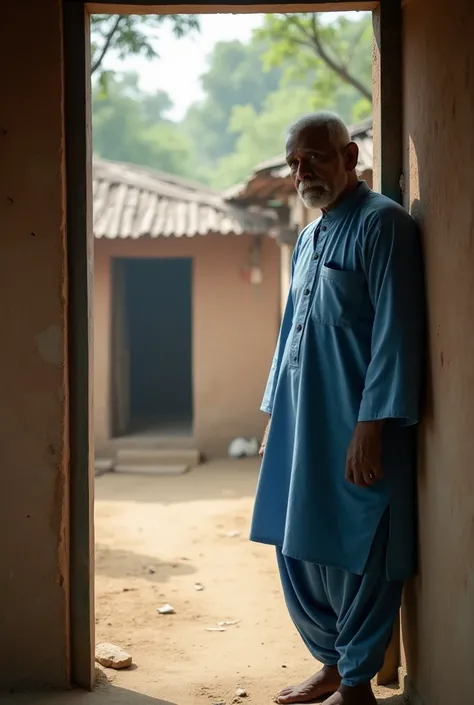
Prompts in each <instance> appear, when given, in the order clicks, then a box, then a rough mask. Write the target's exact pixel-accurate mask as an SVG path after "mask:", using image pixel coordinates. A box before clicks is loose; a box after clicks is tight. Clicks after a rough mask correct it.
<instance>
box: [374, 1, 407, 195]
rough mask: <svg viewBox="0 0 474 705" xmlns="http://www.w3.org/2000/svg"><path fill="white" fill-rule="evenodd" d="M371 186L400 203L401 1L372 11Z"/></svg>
mask: <svg viewBox="0 0 474 705" xmlns="http://www.w3.org/2000/svg"><path fill="white" fill-rule="evenodd" d="M373 24H374V51H373V97H374V107H373V117H374V148H373V149H374V188H375V189H376V190H378V191H381V192H382V193H384V194H385V195H386V196H389V197H390V198H393V199H394V200H395V201H397V202H398V203H401V202H402V198H401V188H400V179H401V176H402V168H403V125H402V120H403V85H402V77H403V70H402V8H401V0H382V2H381V3H380V5H379V7H378V8H377V9H376V10H375V11H374V14H373Z"/></svg>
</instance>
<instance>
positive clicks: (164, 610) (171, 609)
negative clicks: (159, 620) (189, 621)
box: [156, 605, 175, 614]
mask: <svg viewBox="0 0 474 705" xmlns="http://www.w3.org/2000/svg"><path fill="white" fill-rule="evenodd" d="M156 611H157V612H159V614H174V613H175V612H174V607H172V606H171V605H163V607H157V610H156Z"/></svg>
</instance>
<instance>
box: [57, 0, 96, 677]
mask: <svg viewBox="0 0 474 705" xmlns="http://www.w3.org/2000/svg"><path fill="white" fill-rule="evenodd" d="M89 33H90V28H89V17H88V15H87V12H86V11H85V8H84V5H83V3H82V2H79V3H77V2H70V1H69V0H64V3H63V36H64V82H65V125H66V188H67V193H66V202H67V256H68V282H67V296H68V342H69V344H68V360H69V370H70V374H69V410H70V422H69V433H70V452H71V457H70V477H71V481H70V482H71V484H70V503H71V525H70V547H71V548H70V550H71V559H70V566H71V594H70V628H71V679H72V682H73V684H75V685H78V686H80V687H82V688H85V689H87V690H92V688H93V687H94V679H95V667H94V649H95V644H94V641H95V633H94V631H95V629H94V628H95V618H94V535H93V533H94V532H93V526H94V525H93V494H94V473H93V441H92V374H91V359H92V351H91V341H92V335H91V328H92V325H91V321H92V311H91V283H92V271H93V260H92V253H93V243H92V227H91V226H92V223H91V216H92V214H91V204H92V188H91V169H92V167H91V161H92V151H91V139H90V131H91V118H90V47H89Z"/></svg>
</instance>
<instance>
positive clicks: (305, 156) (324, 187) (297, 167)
mask: <svg viewBox="0 0 474 705" xmlns="http://www.w3.org/2000/svg"><path fill="white" fill-rule="evenodd" d="M354 153H355V161H354ZM286 161H287V162H288V166H289V167H290V171H291V178H292V179H293V183H294V184H295V187H296V190H297V191H298V194H299V196H300V197H301V199H302V201H303V203H304V204H305V206H306V207H307V208H326V207H327V206H330V205H331V204H332V203H334V202H335V201H336V200H337V198H338V197H339V196H340V195H341V193H342V192H343V191H344V189H345V188H346V186H347V183H348V178H349V174H350V172H351V171H353V170H354V168H355V166H356V162H357V147H356V145H355V144H354V143H353V142H351V143H350V144H349V145H347V146H344V147H343V148H339V149H337V148H336V147H335V146H334V145H333V144H332V142H331V140H330V137H329V132H328V130H327V128H326V127H324V126H322V127H306V128H303V129H302V130H300V131H299V132H297V133H295V134H294V135H293V136H292V137H290V139H289V140H288V142H287V145H286Z"/></svg>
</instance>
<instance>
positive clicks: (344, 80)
mask: <svg viewBox="0 0 474 705" xmlns="http://www.w3.org/2000/svg"><path fill="white" fill-rule="evenodd" d="M321 17H322V16H320V15H318V14H316V13H304V14H299V15H281V14H274V15H266V16H265V21H264V24H263V27H262V28H261V29H259V30H257V32H256V36H257V37H258V38H260V39H261V40H263V41H267V42H268V46H269V48H268V50H267V52H266V54H265V56H264V59H263V60H264V64H265V67H266V68H267V69H269V68H275V67H279V68H282V69H283V70H284V81H285V82H288V83H291V82H293V81H294V80H302V79H306V80H309V81H310V82H311V85H312V87H313V90H314V92H315V94H316V95H317V96H318V104H319V105H320V106H321V107H324V108H325V109H329V110H335V111H337V112H338V113H339V114H340V115H341V116H342V117H343V118H344V119H345V120H347V121H349V122H353V121H357V120H360V119H362V118H364V117H367V116H368V115H370V111H371V92H372V88H371V76H372V27H371V22H370V15H369V14H368V13H361V14H360V16H358V18H357V19H355V20H353V19H349V18H348V17H347V16H339V17H338V18H337V19H335V20H333V21H332V22H327V21H326V22H324V21H323V20H322V19H321Z"/></svg>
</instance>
